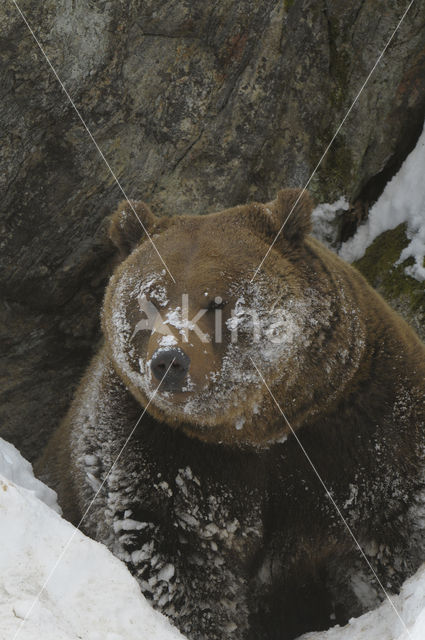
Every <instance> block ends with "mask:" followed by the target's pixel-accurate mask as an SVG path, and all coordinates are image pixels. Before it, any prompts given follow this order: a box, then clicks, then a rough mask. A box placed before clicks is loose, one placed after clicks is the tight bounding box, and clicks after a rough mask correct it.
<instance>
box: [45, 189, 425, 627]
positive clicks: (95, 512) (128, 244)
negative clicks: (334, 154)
mask: <svg viewBox="0 0 425 640" xmlns="http://www.w3.org/2000/svg"><path fill="white" fill-rule="evenodd" d="M300 195H301V194H300V192H299V191H298V190H290V189H287V190H283V191H281V192H280V193H279V194H278V196H277V199H276V200H275V201H273V202H270V203H268V204H265V205H263V204H258V203H253V204H248V205H243V206H238V207H234V208H231V209H228V210H226V211H222V212H219V213H214V214H208V215H203V216H175V217H171V218H169V217H164V218H157V217H155V216H154V215H153V214H152V213H151V211H150V209H149V208H148V206H147V205H146V204H143V203H140V202H134V203H132V204H133V206H134V208H135V210H136V213H137V216H138V217H139V219H140V221H138V220H137V219H136V217H135V216H134V214H133V212H132V211H131V209H130V208H129V206H128V203H123V204H122V205H121V206H120V207H119V209H118V211H117V212H116V213H115V214H114V215H113V217H112V221H111V228H110V237H111V239H112V241H113V242H114V243H115V245H116V246H117V248H118V249H119V251H120V256H121V259H122V262H121V263H120V264H119V265H118V266H117V268H116V270H115V272H114V274H113V276H112V278H111V280H110V283H109V285H108V287H107V290H106V295H105V301H104V307H103V313H102V326H103V333H104V344H103V346H102V348H101V349H100V352H99V353H98V355H97V356H96V357H95V359H94V361H93V362H92V364H91V365H90V367H89V369H88V371H87V373H86V375H85V377H84V379H83V381H82V383H81V385H80V387H79V390H78V392H77V394H76V397H75V400H74V402H73V404H72V407H71V409H70V412H69V414H68V416H67V417H66V419H65V421H64V422H63V424H62V425H61V426H60V428H59V429H58V431H57V433H56V434H55V436H54V437H53V439H52V440H51V442H50V443H49V446H48V448H47V451H46V452H45V455H44V457H43V458H42V460H41V462H40V464H39V465H38V469H39V471H40V473H41V474H42V476H43V477H44V478H45V479H47V481H48V482H49V484H51V485H52V486H53V487H54V488H55V489H56V490H57V491H58V493H59V499H60V504H61V505H62V508H63V510H64V514H65V516H66V517H68V518H69V519H70V520H72V521H73V522H74V523H76V524H77V523H78V522H79V521H80V519H81V518H82V517H84V518H83V523H82V528H83V529H84V530H85V531H86V532H87V533H88V534H89V535H90V536H92V537H94V538H95V539H97V540H100V541H102V542H104V543H105V544H106V545H107V546H108V547H109V548H110V549H111V550H112V551H113V552H114V553H115V554H116V555H117V556H119V557H120V558H122V559H123V560H124V561H125V562H126V563H127V565H128V567H129V568H130V570H131V571H132V572H133V574H134V575H135V576H136V578H137V580H138V581H139V583H140V586H141V589H142V591H143V593H144V594H145V595H146V597H147V598H148V599H149V600H150V601H151V602H152V603H153V605H154V606H155V607H156V608H157V609H159V610H160V611H162V612H163V613H165V614H166V615H167V616H169V617H170V618H172V619H173V621H174V623H175V624H176V625H177V627H179V628H180V630H181V631H182V632H183V633H184V634H186V636H187V637H188V638H189V639H190V640H201V639H202V640H227V639H230V638H232V639H235V640H248V639H249V640H254V639H255V640H258V639H260V640H274V639H275V640H278V639H279V640H285V639H286V640H289V639H292V638H295V637H297V636H298V635H300V634H302V633H303V632H305V631H307V630H320V629H324V628H327V627H329V626H331V625H332V624H335V622H337V623H340V624H343V623H345V622H346V621H347V620H348V619H349V618H350V617H351V616H353V615H358V614H360V613H362V612H363V611H365V610H367V609H368V608H371V607H372V606H374V605H375V604H376V603H378V602H379V601H380V600H381V599H382V598H383V597H384V592H383V589H382V587H383V588H384V589H385V590H386V591H387V592H388V593H396V592H397V590H398V589H399V588H400V585H401V583H402V581H403V580H404V579H405V578H406V577H407V576H408V575H409V574H412V573H413V572H414V571H415V570H416V568H417V567H418V566H419V564H420V563H421V562H422V561H423V560H424V559H425V544H424V542H425V541H424V536H423V532H422V529H421V527H422V523H423V521H424V520H423V518H424V513H425V512H424V509H423V500H422V496H423V495H424V494H423V493H422V492H423V485H424V476H423V469H424V466H423V454H424V451H423V449H424V440H423V436H424V422H425V347H424V345H423V344H422V343H421V342H420V341H419V339H418V338H417V336H416V335H415V333H414V332H413V330H412V329H411V328H410V327H409V326H408V325H407V324H406V323H405V322H404V321H403V320H402V319H401V318H400V317H399V316H398V315H397V314H396V313H395V312H394V311H392V310H391V309H390V307H389V306H388V305H387V304H386V303H385V302H384V300H383V299H382V298H381V297H380V296H379V295H378V294H377V293H376V292H375V291H374V290H373V289H372V288H371V287H370V286H369V285H368V284H367V283H366V281H365V280H364V279H363V277H362V276H361V275H360V274H359V273H358V272H357V271H356V270H355V269H354V268H352V267H351V266H350V265H348V264H346V263H345V262H343V261H342V260H341V259H340V258H338V256H336V255H334V254H333V253H331V252H330V251H328V250H327V249H326V248H325V247H324V246H323V245H322V244H321V243H320V242H318V241H317V240H315V239H314V238H312V237H311V236H310V235H309V230H310V214H311V210H312V204H311V200H310V198H309V196H308V195H307V194H303V195H302V197H300V198H299V196H300ZM297 200H298V202H297ZM294 205H295V208H294ZM293 208H294V209H293ZM292 209H293V212H292V214H291V216H290V217H289V219H288V220H287V222H286V224H285V226H284V228H283V230H282V233H280V234H279V236H278V238H277V240H276V241H275V243H274V244H273V246H272V249H271V251H270V252H269V254H268V255H267V258H266V260H264V262H263V263H262V265H261V268H260V269H259V270H258V273H256V271H255V270H256V268H257V266H258V265H259V264H260V263H261V261H262V259H263V257H264V255H265V254H266V252H267V250H268V248H269V247H270V244H271V243H272V241H273V239H274V238H275V237H276V234H277V232H278V230H279V229H280V227H281V225H282V223H283V222H284V221H285V220H286V218H287V216H288V213H289V212H290V211H291V210H292ZM140 222H142V223H143V226H144V227H145V228H146V229H147V230H148V232H149V233H150V234H151V236H152V238H151V240H152V241H150V239H149V238H147V237H146V235H145V234H144V231H143V229H142V226H141V224H140ZM153 243H154V244H153ZM160 256H162V257H163V258H164V259H165V262H166V265H167V268H168V269H169V270H170V272H171V274H172V276H173V278H174V279H173V278H172V277H171V276H170V274H169V273H168V271H167V269H166V268H164V265H163V263H162V262H161V259H160ZM254 276H255V277H254ZM260 374H261V375H260ZM261 376H263V377H264V380H265V382H266V384H267V386H266V385H265V384H264V383H263V381H262V378H261ZM267 387H268V388H267ZM269 390H270V391H269ZM271 394H273V396H274V398H273V397H272V395H271ZM276 403H277V404H278V405H279V407H280V408H281V410H282V412H284V415H285V417H286V419H284V418H283V417H282V414H281V412H280V411H279V409H278V407H277V406H276ZM292 430H293V431H294V433H293V432H292ZM298 439H299V440H298ZM300 444H301V445H302V447H303V448H304V451H303V450H302V448H301V446H300ZM305 453H307V454H308V456H309V457H310V460H308V459H307V457H306V455H305ZM313 466H314V469H313ZM316 472H317V473H316ZM318 476H320V478H321V479H322V480H323V483H324V484H325V485H326V487H327V489H328V491H329V493H327V492H326V491H324V488H323V485H322V484H321V482H320V480H319V477H318ZM94 498H95V499H94ZM93 499H94V501H93ZM92 501H93V503H92ZM335 505H336V506H338V508H339V509H340V513H338V511H337V510H336V508H335ZM341 515H342V516H343V517H344V518H345V523H344V522H343V521H342V518H341ZM348 527H350V528H351V531H352V533H353V535H354V537H355V538H356V541H357V542H358V544H359V545H360V547H361V549H362V551H363V552H364V554H365V556H362V553H361V552H360V551H359V548H358V546H357V544H356V542H355V541H354V539H353V537H352V536H351V534H350V532H349V531H348ZM367 561H368V562H369V563H370V564H369V565H368V562H367ZM372 569H373V571H372ZM373 572H375V574H376V575H374V573H373ZM376 576H377V577H378V578H379V580H380V582H381V584H378V582H377V580H376ZM105 588H107V585H105Z"/></svg>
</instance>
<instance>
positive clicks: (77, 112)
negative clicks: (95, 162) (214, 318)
mask: <svg viewBox="0 0 425 640" xmlns="http://www.w3.org/2000/svg"><path fill="white" fill-rule="evenodd" d="M12 2H13V4H14V5H15V7H16V8H17V10H18V11H19V13H20V14H21V17H22V20H23V21H24V22H25V24H26V26H27V27H28V30H29V32H30V33H31V35H32V37H33V38H34V40H35V42H36V43H37V46H38V48H39V49H40V51H41V53H42V54H43V56H44V57H45V59H46V61H47V64H48V65H49V67H50V69H51V70H52V71H53V74H54V76H55V78H56V80H57V81H58V82H59V84H60V86H61V87H62V89H63V91H64V93H65V95H66V97H67V98H68V100H69V102H70V103H71V105H72V107H73V108H74V111H75V113H76V114H77V116H78V117H79V119H80V120H81V122H82V124H83V126H84V128H85V130H86V131H87V133H88V134H89V136H90V139H91V141H92V142H93V144H94V146H95V147H96V149H97V151H98V152H99V154H100V157H101V158H102V160H103V162H104V163H105V164H106V166H107V167H108V169H109V171H110V173H111V175H112V177H113V179H114V180H115V182H116V183H117V185H118V187H119V189H120V191H121V193H122V194H123V196H124V198H125V199H126V200H127V202H128V205H129V207H130V209H131V210H132V212H133V213H134V215H135V216H136V218H137V220H138V221H139V222H140V225H141V227H142V229H143V231H144V232H145V233H146V236H147V237H148V239H149V242H150V243H151V244H152V246H153V248H154V249H155V251H156V253H157V255H158V257H159V259H160V260H161V262H162V264H163V265H164V267H165V268H166V270H167V272H168V275H169V276H170V278H171V279H172V280H173V282H175V279H174V277H173V275H172V273H171V271H170V270H169V268H168V267H167V265H166V264H165V262H164V260H163V258H162V256H161V254H160V253H159V251H158V249H157V247H156V245H155V243H154V241H153V240H152V238H151V236H150V234H149V233H148V231H147V229H146V227H145V225H144V224H143V222H142V221H141V219H140V218H139V216H138V215H137V213H136V211H135V209H134V207H133V205H132V203H131V200H129V199H128V197H127V194H126V193H125V191H124V189H123V188H122V186H121V184H120V182H119V180H118V178H117V176H116V175H115V173H114V171H113V170H112V168H111V166H110V164H109V162H108V161H107V159H106V158H105V156H104V154H103V152H102V149H101V148H100V147H99V145H98V144H97V142H96V140H95V139H94V137H93V135H92V133H91V131H90V129H89V128H88V126H87V124H86V122H85V120H84V118H83V116H82V115H81V114H80V112H79V110H78V109H77V107H76V105H75V103H74V101H73V99H72V98H71V96H70V95H69V93H68V91H67V90H66V88H65V86H64V84H63V82H62V80H61V79H60V78H59V76H58V74H57V72H56V69H55V68H54V67H53V65H52V63H51V62H50V60H49V58H48V56H47V54H46V53H45V51H44V49H43V47H42V46H41V44H40V42H39V41H38V39H37V36H36V35H35V33H34V31H33V30H32V29H31V26H30V25H29V23H28V20H27V19H26V17H25V15H24V14H23V13H22V11H21V9H20V8H19V6H18V4H17V2H16V0H12Z"/></svg>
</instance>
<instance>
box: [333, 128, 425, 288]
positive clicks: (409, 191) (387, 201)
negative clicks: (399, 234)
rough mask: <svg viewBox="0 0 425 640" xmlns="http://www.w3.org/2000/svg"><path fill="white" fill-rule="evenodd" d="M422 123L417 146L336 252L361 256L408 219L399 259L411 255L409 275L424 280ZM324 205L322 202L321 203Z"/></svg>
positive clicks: (424, 140) (424, 142) (350, 258)
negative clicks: (353, 233)
mask: <svg viewBox="0 0 425 640" xmlns="http://www.w3.org/2000/svg"><path fill="white" fill-rule="evenodd" d="M424 177H425V126H424V130H423V132H422V135H421V136H420V138H419V140H418V142H417V144H416V147H415V148H414V149H413V151H412V152H411V153H410V154H409V156H408V157H407V158H406V160H405V161H404V163H403V165H402V167H401V168H400V171H399V172H398V173H397V175H395V176H394V178H393V179H392V180H390V182H388V184H387V185H386V187H385V189H384V191H383V193H382V195H381V196H380V198H379V199H378V201H377V202H376V203H375V205H374V206H373V207H372V208H371V210H370V211H369V216H368V219H367V221H366V222H365V223H364V224H363V225H361V226H360V227H359V228H358V230H357V232H356V234H355V235H354V236H353V237H352V238H350V240H348V241H347V242H345V243H344V244H343V245H342V247H341V249H340V251H339V255H340V256H341V257H342V258H344V260H347V261H348V262H353V261H354V260H358V259H359V258H361V257H362V256H363V255H364V253H365V251H366V249H367V247H369V246H370V245H371V244H372V242H373V241H374V240H375V238H377V237H378V236H379V235H380V234H381V233H383V232H384V231H387V230H388V229H394V228H395V227H397V226H398V225H399V224H402V223H403V222H406V223H407V237H408V239H409V240H410V242H409V244H408V245H407V247H406V248H405V249H403V251H402V253H401V255H400V257H399V259H398V263H403V262H404V261H405V260H406V259H407V258H409V257H413V258H414V259H415V263H414V264H413V265H411V266H408V267H406V269H405V271H406V273H407V274H408V275H410V276H412V277H413V278H416V279H417V280H425V267H424V256H425V179H424ZM321 206H323V205H321Z"/></svg>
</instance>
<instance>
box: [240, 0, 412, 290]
mask: <svg viewBox="0 0 425 640" xmlns="http://www.w3.org/2000/svg"><path fill="white" fill-rule="evenodd" d="M414 1H415V0H411V2H410V3H409V5H408V7H407V9H406V11H405V12H404V13H403V15H402V16H401V18H400V20H399V22H398V24H397V26H396V28H395V29H394V31H393V32H392V34H391V37H390V39H389V40H388V42H387V44H386V45H385V47H384V48H383V49H382V51H381V53H380V54H379V56H378V59H377V60H376V62H375V64H374V65H373V67H372V69H371V70H370V71H369V74H368V76H367V78H366V80H365V81H364V82H363V84H362V86H361V88H360V91H359V92H358V94H357V95H356V97H355V98H354V100H353V102H352V104H351V106H350V108H349V109H348V111H347V113H346V114H345V116H344V117H343V119H342V121H341V123H340V125H339V127H338V129H337V130H336V131H335V133H334V135H333V137H332V139H331V141H330V142H329V144H328V146H327V147H326V149H325V150H324V152H323V153H322V156H321V158H320V160H319V162H318V163H317V164H316V166H315V168H314V169H313V172H312V174H311V176H310V177H309V179H308V180H307V182H306V183H305V185H304V188H303V190H302V191H301V193H300V195H299V196H298V198H297V199H296V200H295V203H294V204H293V206H292V209H291V210H290V212H289V213H288V215H287V216H286V218H285V220H284V222H283V224H282V226H281V227H280V229H279V231H278V232H277V234H276V236H275V237H274V239H273V242H272V243H271V245H270V247H269V248H268V250H267V253H266V255H265V256H264V258H263V259H262V260H261V262H260V264H259V265H258V267H257V268H256V270H255V272H254V275H253V276H252V278H251V280H250V282H252V281H253V280H254V278H255V277H256V275H257V273H258V272H259V270H260V269H261V266H262V264H263V262H264V260H265V259H266V258H267V256H268V255H269V253H270V251H271V250H272V248H273V246H274V244H275V242H276V240H277V239H278V237H279V236H280V234H281V232H282V229H283V228H284V226H285V224H286V223H287V222H288V220H289V218H290V217H291V215H292V212H293V211H294V209H295V207H296V206H297V204H298V202H299V201H300V199H301V198H302V196H303V194H304V191H305V190H306V189H307V187H308V185H309V184H310V182H311V181H312V179H313V177H314V176H315V175H316V172H317V170H318V168H319V167H320V165H321V164H322V162H323V159H324V157H325V156H326V154H327V153H328V151H329V149H330V148H331V146H332V144H333V141H334V140H335V138H336V137H337V135H338V133H339V132H340V131H341V129H342V127H343V125H344V123H345V121H346V120H347V118H348V116H349V115H350V113H351V111H352V110H353V107H354V105H355V104H356V102H357V100H358V99H359V97H360V95H361V93H362V91H363V89H364V88H365V86H366V85H367V83H368V82H369V80H370V77H371V76H372V74H373V72H374V71H375V69H376V67H377V66H378V64H379V63H380V62H381V60H382V57H383V55H384V54H385V52H386V50H387V49H388V47H389V46H390V44H391V42H392V40H393V38H394V36H395V34H396V33H397V31H398V30H399V28H400V25H401V23H402V22H403V20H404V18H405V17H406V15H407V13H408V11H409V9H410V7H411V6H412V4H413V3H414Z"/></svg>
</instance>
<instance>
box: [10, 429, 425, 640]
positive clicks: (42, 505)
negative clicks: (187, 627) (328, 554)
mask: <svg viewBox="0 0 425 640" xmlns="http://www.w3.org/2000/svg"><path fill="white" fill-rule="evenodd" d="M46 503H47V504H46ZM48 505H50V506H48ZM0 517H1V527H0V640H16V639H18V640H77V639H83V640H178V639H179V638H180V639H182V638H183V636H181V635H180V634H179V632H178V631H177V630H176V629H175V628H173V627H172V626H171V625H170V623H169V622H168V621H167V620H166V619H165V618H164V617H163V616H161V615H160V614H158V613H157V612H155V611H153V609H151V607H150V605H149V604H148V603H147V602H146V600H145V599H144V597H143V596H142V595H141V593H140V591H139V587H138V585H137V583H136V581H135V580H134V579H133V578H132V576H131V575H130V574H129V572H128V571H127V568H126V567H125V565H124V564H123V563H122V562H120V561H119V560H117V559H116V558H114V557H113V556H112V555H111V553H110V552H109V551H108V550H107V549H106V547H104V546H103V545H101V544H98V543H97V542H94V541H93V540H90V539H89V538H87V537H86V536H84V535H83V534H82V533H80V532H79V531H77V530H76V529H75V528H74V527H73V526H72V525H71V524H69V523H68V522H66V521H65V520H63V519H62V518H61V517H60V515H59V513H57V505H56V500H55V494H54V492H53V491H51V490H50V489H48V488H47V487H46V486H45V485H43V484H42V483H41V482H39V481H38V480H36V479H35V478H34V476H33V474H32V469H31V465H30V464H29V463H28V462H27V461H26V460H24V459H23V458H22V457H21V456H20V454H19V453H18V451H17V450H16V449H15V448H14V447H13V446H12V445H10V444H8V443H7V442H5V441H4V440H1V439H0ZM70 540H71V541H70ZM65 549H66V550H65ZM64 550H65V552H64ZM63 552H64V553H63ZM61 554H63V557H62V558H61ZM59 558H61V560H60V562H59V563H58V564H57V566H56V568H55V569H54V571H53V572H52V569H53V568H54V567H55V565H56V563H57V561H58V559H59ZM51 572H52V575H51V577H50V579H49V580H48V582H47V585H46V588H45V589H44V590H43V592H42V593H41V595H40V597H39V599H38V600H37V602H36V604H35V605H34V601H35V599H36V597H37V596H38V595H39V593H40V590H41V588H42V586H43V585H44V583H45V581H46V579H47V578H48V577H49V575H50V573H51ZM393 602H394V604H395V606H396V608H397V610H398V612H399V614H400V616H401V618H402V619H403V621H404V623H405V624H406V625H407V628H408V631H406V629H404V627H403V625H402V623H401V622H400V621H399V619H398V617H397V615H396V614H395V612H394V610H393V608H392V607H391V605H390V604H389V602H384V603H383V604H382V605H381V606H380V607H379V608H378V609H376V610H375V611H372V612H370V613H367V614H365V615H363V616H361V617H360V618H357V619H354V620H352V621H351V622H350V624H349V625H347V626H346V627H344V628H343V629H341V628H339V627H338V628H333V629H331V630H329V631H327V632H320V633H308V634H306V635H304V636H303V638H304V640H423V638H425V565H424V566H423V567H422V569H421V570H420V571H418V573H417V574H416V576H414V577H413V578H411V579H410V580H408V581H407V582H406V583H405V585H404V587H403V590H402V592H401V594H400V595H399V596H396V597H394V599H393ZM27 614H28V617H26V616H27ZM258 640H261V638H259V639H258Z"/></svg>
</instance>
